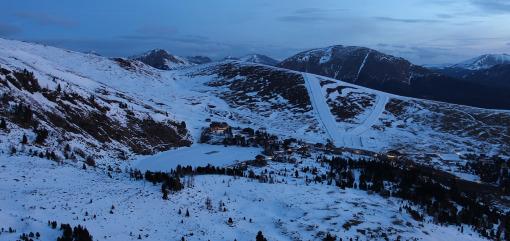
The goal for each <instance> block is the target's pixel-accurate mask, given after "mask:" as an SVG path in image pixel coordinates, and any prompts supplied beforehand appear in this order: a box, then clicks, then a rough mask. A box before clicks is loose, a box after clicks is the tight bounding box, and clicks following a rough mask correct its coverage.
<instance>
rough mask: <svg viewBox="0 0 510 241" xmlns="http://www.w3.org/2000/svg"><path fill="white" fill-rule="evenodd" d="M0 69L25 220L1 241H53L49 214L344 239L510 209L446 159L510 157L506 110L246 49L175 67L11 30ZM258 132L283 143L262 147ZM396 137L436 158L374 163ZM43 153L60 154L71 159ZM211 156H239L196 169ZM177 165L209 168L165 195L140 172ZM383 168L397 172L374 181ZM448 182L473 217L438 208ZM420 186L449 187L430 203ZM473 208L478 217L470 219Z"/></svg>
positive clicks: (19, 212) (5, 165)
mask: <svg viewBox="0 0 510 241" xmlns="http://www.w3.org/2000/svg"><path fill="white" fill-rule="evenodd" d="M0 67H1V69H0V91H1V92H0V93H1V97H2V99H1V101H0V105H1V109H0V118H1V119H2V120H4V121H5V122H6V127H5V128H4V127H3V125H2V122H3V121H1V120H0V148H1V149H0V172H1V173H2V175H0V183H2V185H0V190H1V191H2V193H8V194H7V195H2V196H0V220H2V221H1V222H0V224H1V226H2V227H4V228H5V229H7V230H8V228H9V227H14V228H15V229H17V230H18V231H17V232H16V231H14V232H4V231H2V233H1V236H0V240H13V239H16V238H18V237H20V236H21V235H20V232H23V233H24V232H26V233H28V232H32V231H34V232H35V231H38V232H41V233H42V234H43V238H42V239H46V238H48V239H54V238H56V237H57V236H58V233H59V232H60V231H59V230H58V229H52V228H51V225H49V226H48V224H47V222H48V221H49V220H50V221H52V220H56V221H58V222H59V224H60V223H61V222H66V223H71V224H73V226H76V225H78V224H81V225H85V226H86V227H88V228H89V230H90V231H91V233H92V234H93V235H94V237H99V238H98V239H101V238H103V237H107V238H105V239H110V238H113V237H115V238H116V239H122V240H135V239H136V240H138V239H147V240H149V239H150V240H169V239H175V237H182V238H184V239H185V240H208V239H210V240H234V239H237V240H242V241H245V240H246V241H247V240H253V238H254V237H255V236H256V235H257V233H258V231H263V232H264V236H266V237H267V238H268V240H320V239H323V238H325V237H326V236H327V234H328V233H332V234H333V235H335V236H337V237H342V238H343V240H349V239H351V238H352V239H353V240H354V239H356V238H358V239H359V240H374V239H376V240H377V239H380V240H384V238H388V239H391V240H394V239H399V238H401V239H405V240H407V239H413V238H417V239H419V240H441V239H444V240H453V239H458V238H462V239H463V240H487V239H488V238H487V236H488V235H487V233H488V232H487V230H495V229H497V228H498V227H501V225H502V224H501V223H502V222H500V221H499V220H498V218H490V219H489V218H487V220H489V221H490V222H491V223H490V225H489V224H487V225H485V223H486V222H489V221H487V220H486V219H485V217H486V214H484V215H475V216H470V215H472V214H471V213H472V212H476V211H480V210H482V211H484V212H488V211H487V210H489V209H484V208H479V209H476V210H475V209H468V208H465V206H462V205H466V203H468V204H470V205H471V204H472V205H475V207H478V206H476V205H478V204H479V203H486V200H490V205H493V206H494V207H500V208H501V207H505V206H504V205H506V204H505V203H504V202H503V201H504V200H503V201H502V198H501V195H499V193H498V195H494V196H491V195H486V194H485V193H486V192H487V190H489V191H491V190H493V189H494V188H496V187H494V186H492V185H489V184H487V185H485V186H482V184H476V183H473V182H467V181H465V180H479V178H478V177H477V176H476V175H474V174H473V173H472V172H468V171H467V170H465V169H464V168H467V164H465V163H464V162H462V161H457V162H455V161H454V160H452V159H441V158H439V156H441V155H452V154H454V155H462V154H470V153H484V154H485V155H486V156H492V155H495V154H498V155H501V156H509V155H510V144H509V143H510V125H508V123H510V112H509V111H498V110H487V109H479V108H474V107H468V106H462V105H455V104H449V103H444V102H436V101H429V100H422V99H415V98H409V97H402V96H398V95H394V94H389V93H386V92H381V91H377V90H373V89H369V88H366V87H361V86H358V85H354V84H351V83H347V82H344V81H341V80H337V79H334V78H329V77H324V76H320V75H313V74H308V73H304V72H298V71H292V70H287V69H282V68H277V67H272V66H268V65H261V64H254V63H247V62H243V61H235V60H229V61H223V62H215V63H209V64H202V65H193V66H190V67H188V68H181V69H174V70H165V71H163V70H158V69H155V68H152V67H150V66H147V65H145V64H143V63H142V62H139V61H134V60H128V59H109V58H105V57H101V56H95V55H89V54H83V53H78V52H73V51H67V50H62V49H58V48H53V47H48V46H43V45H37V44H31V43H25V42H19V41H12V40H3V39H0ZM222 122H225V123H226V124H215V125H216V126H215V127H218V128H217V129H215V130H213V131H212V132H213V134H217V135H220V137H221V138H220V139H219V143H220V145H211V143H207V141H203V139H204V138H202V137H203V133H204V131H205V130H207V128H212V126H214V125H213V123H222ZM226 125H228V126H229V127H228V128H227V127H225V126H226ZM223 127H225V128H223ZM222 128H223V129H222ZM46 131H47V134H46ZM250 133H251V134H250ZM250 135H252V137H249V138H245V136H250ZM23 136H25V137H26V140H25V138H24V137H23ZM228 138H230V139H235V140H236V141H238V142H239V143H240V144H232V143H229V140H228ZM41 139H42V140H43V141H40V140H41ZM261 140H262V141H263V140H265V141H266V142H263V143H264V144H265V145H268V146H269V145H281V146H285V148H284V149H282V148H283V147H282V148H280V149H278V150H271V149H270V148H269V147H268V146H264V145H257V143H258V142H259V141H261ZM199 142H204V143H199ZM247 142H249V143H251V144H250V145H247V144H246V143H247ZM68 145H69V147H67V146H68ZM188 145H191V146H190V147H187V146H188ZM177 147H179V148H177ZM13 150H15V151H13ZM267 150H269V151H271V152H272V153H268V151H267ZM392 150H398V151H399V152H401V153H402V154H406V155H409V158H411V157H412V156H415V155H421V156H423V158H421V159H417V160H416V163H414V162H413V163H414V164H413V165H411V166H410V167H409V169H407V167H406V168H402V169H400V168H397V167H395V166H393V165H397V164H394V163H393V164H391V165H390V164H388V165H387V166H384V168H381V166H377V164H374V165H375V166H370V165H371V164H367V163H366V162H363V161H361V160H362V159H363V158H372V157H375V156H381V155H384V156H386V155H385V153H386V152H387V151H392ZM46 151H48V152H46ZM41 153H42V155H41ZM46 153H48V154H46ZM141 154H143V155H145V156H140V155H141ZM278 155H283V157H282V158H281V159H278ZM40 156H42V157H43V158H45V157H48V158H49V159H52V156H57V157H58V158H55V159H58V161H59V162H58V163H59V164H57V163H55V162H53V161H48V160H44V159H43V158H41V157H40ZM73 156H74V157H73ZM89 156H93V157H95V158H97V159H96V161H97V165H96V167H95V168H91V167H87V166H85V165H83V167H82V164H83V163H88V159H89V158H88V157H89ZM333 157H338V158H339V157H342V158H345V160H347V159H354V160H359V161H360V162H348V161H345V163H351V164H350V165H353V166H352V168H347V167H346V168H344V169H343V167H341V165H343V164H342V163H343V162H342V161H340V160H338V159H337V160H336V161H334V160H333V159H332V158H333ZM388 157H390V156H389V155H388ZM261 158H262V159H264V160H263V161H261V162H253V161H254V160H255V161H257V160H259V159H261ZM121 159H126V160H121ZM62 163H63V164H62ZM205 163H209V164H212V165H215V166H217V167H220V166H221V167H229V168H233V167H236V168H239V169H235V170H234V169H228V171H227V170H226V169H225V170H222V169H219V168H212V167H208V168H203V169H200V170H201V173H199V172H198V171H197V167H203V166H204V165H205ZM253 163H255V164H253ZM260 163H262V164H260ZM363 163H365V164H363ZM397 163H398V162H397ZM358 164H359V166H357V165H358ZM401 164H402V165H404V164H406V162H402V163H401ZM178 165H181V167H182V166H185V165H189V166H192V167H194V168H195V169H193V171H196V172H197V173H193V172H192V173H191V174H193V175H189V174H190V173H187V174H186V173H184V172H187V171H189V169H188V168H181V169H180V171H181V172H182V176H181V175H179V174H177V176H176V177H180V178H181V180H182V188H184V189H183V190H180V191H173V190H172V191H171V192H170V193H166V194H167V195H166V196H165V194H164V192H165V191H168V190H167V189H168V186H166V185H167V183H166V182H165V183H163V184H161V182H158V180H154V179H152V180H151V178H153V177H152V176H151V174H150V173H149V172H147V173H146V174H145V175H143V174H141V173H140V174H139V175H138V174H136V175H134V174H135V173H136V172H133V171H132V170H131V169H133V168H134V169H142V170H143V171H145V170H149V171H164V172H167V171H169V170H170V169H173V170H174V171H175V170H176V169H177V166H178ZM363 165H368V166H369V167H370V168H365V167H363ZM398 165H399V164H398ZM419 165H426V168H424V169H423V170H422V169H417V166H419ZM169 167H171V168H169ZM374 167H375V168H374ZM335 168H338V170H337V169H335ZM363 168H365V169H363ZM392 168H395V169H392ZM412 168H414V169H412ZM431 168H432V169H431ZM83 169H85V170H83ZM333 170H335V171H333ZM370 170H372V171H373V170H375V173H383V172H384V173H386V174H387V175H384V178H385V179H381V180H379V179H375V178H374V177H373V176H375V174H374V175H368V174H366V172H367V171H370ZM388 170H392V171H394V172H390V171H388ZM483 170H485V169H483ZM386 171H388V172H386ZM402 172H404V174H403V175H402V177H401V176H398V175H396V174H402ZM236 173H237V174H236ZM498 173H500V172H498ZM501 173H503V172H501ZM194 174H197V175H194ZM206 174H209V175H206ZM211 174H214V175H211ZM425 174H426V175H425ZM167 175H168V174H167ZM229 175H230V176H229ZM361 175H365V176H366V177H365V176H364V177H363V178H367V180H366V181H365V180H363V181H362V179H363V178H361V177H360V176H361ZM422 175H425V176H422ZM427 175H428V176H427ZM140 176H141V177H140ZM155 176H156V179H157V177H158V176H159V177H164V174H162V173H159V174H157V175H156V174H155ZM436 177H437V178H438V179H437V180H436V179H433V180H434V181H432V182H430V183H429V182H426V181H429V180H432V178H436ZM477 178H478V179H477ZM140 179H146V180H145V181H144V180H140ZM390 179H391V180H390ZM401 179H402V180H404V181H406V182H404V181H402V180H401ZM149 180H151V182H152V184H151V183H149ZM172 180H173V181H175V180H179V179H172ZM422 180H424V182H426V183H425V184H423V183H422V182H421V181H422ZM390 181H391V183H390V184H391V185H387V184H389V182H390ZM413 181H415V182H416V183H417V184H416V183H412V182H413ZM435 181H438V182H437V183H436V182H435ZM367 183H368V184H367ZM401 183H404V184H401ZM448 183H454V184H456V183H459V185H458V188H459V190H461V191H462V193H461V194H458V195H453V194H451V196H453V197H459V198H465V199H462V200H461V201H465V200H466V199H467V200H468V201H465V202H461V201H459V202H456V203H453V204H451V203H450V202H447V203H446V202H445V203H444V205H449V206H447V209H444V210H454V211H452V213H454V217H457V211H455V210H461V211H459V214H458V216H460V217H462V219H459V220H461V221H462V223H463V226H462V227H460V226H456V225H454V224H455V222H454V221H455V220H454V221H450V220H449V219H448V220H446V221H445V220H443V219H444V217H445V216H447V217H451V216H452V215H451V214H450V213H449V214H444V213H443V212H436V209H437V208H441V207H442V206H441V205H443V203H441V204H439V203H437V202H436V201H437V200H438V199H439V198H445V197H446V196H450V193H452V192H453V191H455V190H457V189H453V188H452V189H448V190H447V189H445V188H443V189H441V187H443V186H444V185H450V184H448ZM71 184H72V185H71ZM156 184H158V185H156ZM179 184H181V181H179ZM347 184H348V185H347ZM379 184H380V185H379ZM409 184H412V185H413V186H410V185H409ZM415 184H416V186H414V185H415ZM420 184H423V185H424V186H420ZM364 185H367V186H364ZM378 185H379V186H378ZM452 185H453V184H452ZM358 186H359V188H358ZM381 186H382V187H381ZM385 186H387V187H385ZM401 186H402V188H401V189H397V188H400V187H401ZM466 186H467V188H466V189H463V188H465V187H466ZM385 188H387V189H385ZM456 188H457V187H456ZM413 190H419V191H420V192H421V191H423V190H424V191H427V190H429V191H430V190H433V192H434V193H437V192H438V191H439V190H442V192H441V193H448V194H447V195H443V196H441V195H439V196H437V197H435V196H434V198H431V199H432V201H430V200H428V199H427V200H425V201H426V202H427V203H429V204H430V205H429V206H420V205H419V204H416V203H415V201H416V200H415V199H413V197H415V196H416V195H415V194H416V193H413ZM465 190H467V191H465ZM469 190H475V195H474V196H476V197H475V198H474V199H469V197H471V195H472V193H471V192H470V191H469ZM464 191H465V192H464ZM162 192H163V195H162ZM494 193H497V192H494ZM455 194H457V193H455ZM162 196H163V197H166V198H162ZM482 199H483V200H482ZM317 200H320V201H317ZM473 200H476V201H473ZM429 201H430V202H429ZM457 205H460V206H457ZM252 207H263V208H262V209H257V210H255V211H254V209H253V208H252ZM484 207H485V206H484ZM491 207H492V206H491ZM454 208H455V209H454ZM457 208H458V209H457ZM261 210H262V211H261ZM442 210H443V209H442ZM490 210H492V209H490ZM448 212H450V211H448ZM162 213H164V214H165V215H161V214H162ZM437 213H439V214H437ZM28 214H29V215H28ZM461 214H462V215H461ZM477 214H478V213H477ZM491 215H493V216H497V215H495V214H494V213H491ZM436 216H437V217H436ZM482 217H483V218H482ZM491 217H492V216H491ZM497 217H500V216H497ZM466 220H467V221H466ZM472 220H474V221H472ZM483 220H485V222H482V221H483ZM494 220H496V221H494ZM475 221H476V223H481V224H479V225H478V226H481V228H480V227H478V226H476V228H475V226H471V225H468V224H464V223H467V222H471V223H475ZM438 222H441V225H439V224H437V223H438ZM496 224H498V225H499V226H498V227H496V226H493V225H496ZM5 229H4V230H5ZM161 230H164V231H161ZM461 230H462V231H461ZM4 237H5V238H4ZM95 239H96V238H95ZM95 239H94V240H95Z"/></svg>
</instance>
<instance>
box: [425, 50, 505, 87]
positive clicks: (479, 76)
mask: <svg viewBox="0 0 510 241" xmlns="http://www.w3.org/2000/svg"><path fill="white" fill-rule="evenodd" d="M431 69H432V70H433V71H436V72H438V73H441V74H444V75H447V76H450V77H454V78H460V79H463V80H466V81H469V82H472V83H476V84H481V85H485V86H493V87H497V86H499V87H510V55H508V54H485V55H481V56H479V57H476V58H473V59H470V60H466V61H463V62H461V63H458V64H453V65H447V66H443V67H435V68H431Z"/></svg>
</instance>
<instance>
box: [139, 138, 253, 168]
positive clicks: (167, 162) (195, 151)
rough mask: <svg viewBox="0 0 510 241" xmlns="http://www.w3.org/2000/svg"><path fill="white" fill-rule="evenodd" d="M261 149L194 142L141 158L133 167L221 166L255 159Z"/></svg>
mask: <svg viewBox="0 0 510 241" xmlns="http://www.w3.org/2000/svg"><path fill="white" fill-rule="evenodd" d="M261 151H262V150H261V149H260V148H253V147H235V146H228V147H225V146H220V145H206V144H194V145H193V146H191V147H182V148H178V149H175V150H170V151H165V152H160V153H158V154H156V155H153V156H148V157H142V158H139V159H138V160H135V161H134V162H133V167H135V168H137V169H140V170H142V171H145V170H150V171H170V170H171V169H175V168H176V167H177V165H181V166H187V165H190V166H192V167H198V166H202V167H203V166H207V164H211V165H213V166H218V167H220V166H228V165H232V164H235V163H237V162H240V161H246V160H254V159H255V156H257V155H258V154H260V152H261Z"/></svg>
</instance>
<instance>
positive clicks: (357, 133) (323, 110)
mask: <svg viewBox="0 0 510 241" xmlns="http://www.w3.org/2000/svg"><path fill="white" fill-rule="evenodd" d="M303 77H304V79H305V82H306V87H307V89H308V92H309V94H310V97H311V102H312V105H313V108H314V110H315V112H316V113H317V116H318V118H319V121H320V122H321V123H322V125H323V127H324V129H325V131H326V133H327V135H328V137H329V138H330V140H331V141H332V142H333V144H334V145H335V146H342V147H351V148H362V147H363V142H364V141H365V142H367V141H368V140H365V138H364V137H363V134H364V133H365V132H367V131H368V130H370V128H371V127H372V126H373V125H375V124H376V123H377V121H378V120H379V117H380V116H381V115H382V114H383V112H384V109H385V107H386V104H387V103H388V100H389V97H388V95H385V94H382V93H377V97H376V101H375V104H374V106H373V108H372V109H371V110H369V111H370V114H369V115H368V117H367V118H366V119H365V120H364V121H363V122H362V123H361V124H359V125H357V126H355V127H354V128H350V129H349V128H341V127H339V126H338V123H337V121H336V119H335V117H334V115H333V114H332V113H331V109H330V107H329V105H328V103H327V102H326V98H325V95H324V93H323V90H322V87H321V85H320V80H319V79H317V78H316V77H313V76H310V74H308V73H304V74H303Z"/></svg>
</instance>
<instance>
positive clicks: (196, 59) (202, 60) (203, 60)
mask: <svg viewBox="0 0 510 241" xmlns="http://www.w3.org/2000/svg"><path fill="white" fill-rule="evenodd" d="M186 59H187V60H188V61H189V62H191V63H193V64H207V63H211V62H212V59H211V58H209V57H207V56H190V57H187V58H186Z"/></svg>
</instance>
